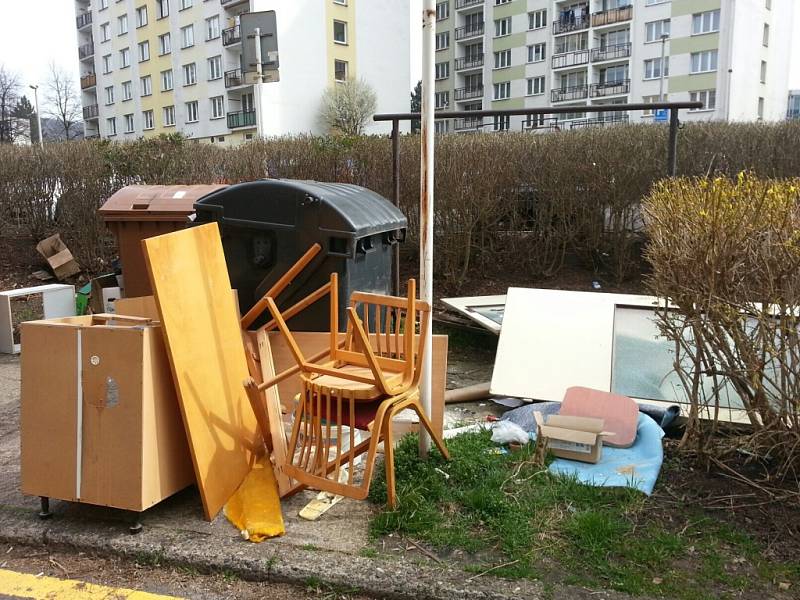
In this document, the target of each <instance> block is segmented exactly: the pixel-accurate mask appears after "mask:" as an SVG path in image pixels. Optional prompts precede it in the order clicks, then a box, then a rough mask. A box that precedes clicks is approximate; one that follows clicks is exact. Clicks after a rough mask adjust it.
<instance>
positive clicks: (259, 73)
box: [253, 27, 264, 138]
mask: <svg viewBox="0 0 800 600" xmlns="http://www.w3.org/2000/svg"><path fill="white" fill-rule="evenodd" d="M253 34H254V35H253V41H254V42H255V45H256V77H257V79H256V82H255V86H254V87H255V94H254V96H255V102H256V137H259V138H260V137H263V136H264V119H263V108H262V106H261V86H262V85H264V72H263V69H262V66H261V28H260V27H256V28H255V31H254V32H253Z"/></svg>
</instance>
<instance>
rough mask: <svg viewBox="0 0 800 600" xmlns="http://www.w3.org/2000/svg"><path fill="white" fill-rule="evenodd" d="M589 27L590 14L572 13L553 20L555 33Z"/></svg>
mask: <svg viewBox="0 0 800 600" xmlns="http://www.w3.org/2000/svg"><path fill="white" fill-rule="evenodd" d="M583 29H589V15H586V16H583V15H580V14H579V15H574V14H573V15H571V16H569V17H565V18H562V19H559V20H558V21H554V22H553V35H559V34H560V33H569V32H571V31H581V30H583Z"/></svg>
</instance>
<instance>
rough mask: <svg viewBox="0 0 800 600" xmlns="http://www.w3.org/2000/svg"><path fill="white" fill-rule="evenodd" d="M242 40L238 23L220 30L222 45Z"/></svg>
mask: <svg viewBox="0 0 800 600" xmlns="http://www.w3.org/2000/svg"><path fill="white" fill-rule="evenodd" d="M241 41H242V29H241V27H239V25H234V26H233V27H228V28H227V29H223V30H222V45H223V46H230V45H231V44H238V43H239V42H241Z"/></svg>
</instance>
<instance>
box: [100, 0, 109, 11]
mask: <svg viewBox="0 0 800 600" xmlns="http://www.w3.org/2000/svg"><path fill="white" fill-rule="evenodd" d="M106 8H108V0H100V8H98V9H97V10H104V9H106Z"/></svg>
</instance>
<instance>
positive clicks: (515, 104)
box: [484, 98, 525, 110]
mask: <svg viewBox="0 0 800 600" xmlns="http://www.w3.org/2000/svg"><path fill="white" fill-rule="evenodd" d="M490 104H491V105H490V106H484V108H486V109H489V110H500V109H504V108H525V98H509V99H508V100H493V101H491V103H490Z"/></svg>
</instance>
